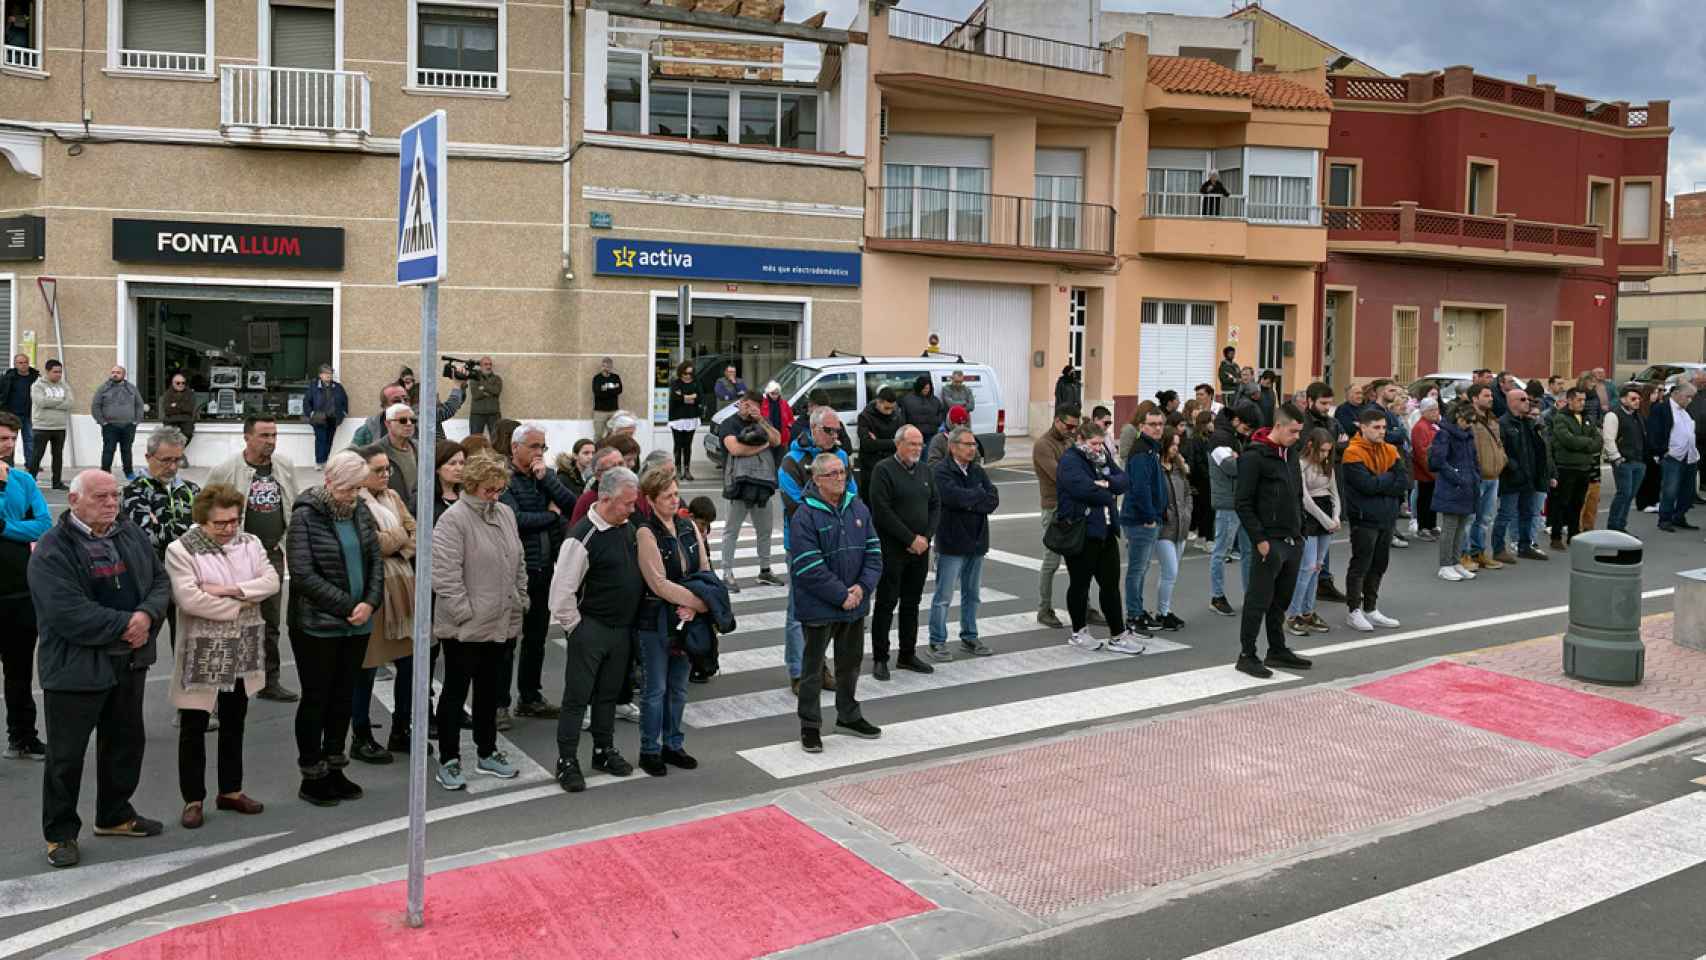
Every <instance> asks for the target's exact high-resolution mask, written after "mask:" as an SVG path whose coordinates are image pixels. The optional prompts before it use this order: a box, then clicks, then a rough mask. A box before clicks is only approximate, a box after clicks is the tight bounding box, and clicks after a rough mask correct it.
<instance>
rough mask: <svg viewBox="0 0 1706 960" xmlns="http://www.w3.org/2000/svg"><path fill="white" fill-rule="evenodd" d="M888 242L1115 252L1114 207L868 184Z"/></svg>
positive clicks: (992, 194) (1105, 253)
mask: <svg viewBox="0 0 1706 960" xmlns="http://www.w3.org/2000/svg"><path fill="white" fill-rule="evenodd" d="M871 201H872V204H873V205H874V206H875V207H876V209H877V210H880V211H881V217H882V220H881V222H880V226H879V229H880V231H881V232H880V233H879V234H878V235H879V236H880V237H882V238H883V239H887V240H923V241H932V242H936V243H965V244H978V245H982V246H997V247H1020V248H1025V249H1030V250H1054V251H1061V252H1065V253H1087V254H1094V255H1097V256H1113V252H1114V208H1112V207H1109V206H1105V205H1103V204H1099V203H1075V202H1069V201H1064V200H1039V199H1036V198H1034V197H1011V196H1004V195H1002V194H995V193H967V192H965V191H960V190H938V189H935V188H931V187H872V188H871Z"/></svg>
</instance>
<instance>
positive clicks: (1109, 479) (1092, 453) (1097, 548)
mask: <svg viewBox="0 0 1706 960" xmlns="http://www.w3.org/2000/svg"><path fill="white" fill-rule="evenodd" d="M1107 442H1108V438H1107V435H1106V434H1105V433H1104V432H1103V431H1102V427H1101V426H1100V425H1099V424H1097V423H1096V422H1095V421H1094V420H1085V421H1083V422H1081V423H1080V424H1079V425H1078V430H1077V437H1076V441H1075V442H1074V443H1073V445H1072V446H1070V447H1067V448H1066V450H1065V452H1063V453H1062V454H1061V456H1060V466H1059V467H1058V468H1057V469H1056V472H1055V484H1056V491H1057V493H1058V495H1059V502H1058V503H1057V505H1056V507H1055V523H1056V524H1070V523H1074V522H1077V521H1080V520H1081V521H1083V523H1084V546H1083V548H1082V549H1081V550H1079V551H1078V552H1077V553H1074V554H1068V555H1067V556H1066V571H1067V574H1068V575H1069V579H1068V584H1067V588H1066V609H1067V613H1068V614H1069V615H1070V616H1071V618H1072V635H1071V636H1069V637H1068V638H1067V640H1066V642H1067V643H1070V644H1072V645H1073V646H1075V647H1079V648H1081V649H1085V650H1100V649H1102V648H1103V647H1107V648H1108V649H1110V650H1112V651H1114V652H1115V653H1130V654H1139V653H1142V652H1143V651H1144V646H1143V640H1144V638H1143V637H1140V636H1138V635H1137V634H1136V633H1135V632H1133V631H1132V630H1131V629H1130V628H1129V627H1124V620H1125V611H1124V610H1123V609H1122V608H1121V606H1120V554H1119V549H1120V547H1119V540H1120V533H1119V525H1118V522H1117V515H1118V509H1119V498H1120V497H1122V496H1124V495H1125V494H1126V492H1127V490H1129V489H1130V487H1129V485H1128V483H1127V481H1126V475H1125V471H1124V470H1121V469H1120V468H1119V465H1118V464H1117V463H1115V462H1114V456H1113V454H1111V453H1109V452H1108V449H1107ZM1092 582H1094V583H1095V584H1096V589H1097V591H1098V593H1099V594H1100V595H1101V600H1102V615H1103V616H1104V617H1105V618H1106V619H1107V621H1108V624H1109V627H1108V629H1109V631H1110V632H1111V631H1112V630H1113V625H1114V624H1121V625H1122V628H1123V629H1122V632H1121V633H1120V634H1119V636H1117V637H1114V638H1112V639H1111V641H1110V640H1097V639H1095V638H1093V637H1091V636H1090V630H1089V624H1090V614H1089V606H1090V584H1091V583H1092Z"/></svg>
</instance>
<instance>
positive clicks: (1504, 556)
mask: <svg viewBox="0 0 1706 960" xmlns="http://www.w3.org/2000/svg"><path fill="white" fill-rule="evenodd" d="M1493 559H1494V560H1497V561H1499V562H1500V563H1504V564H1514V563H1516V562H1517V559H1516V554H1514V553H1512V552H1511V549H1510V548H1509V547H1506V548H1504V549H1503V550H1500V551H1499V552H1498V553H1495V554H1493Z"/></svg>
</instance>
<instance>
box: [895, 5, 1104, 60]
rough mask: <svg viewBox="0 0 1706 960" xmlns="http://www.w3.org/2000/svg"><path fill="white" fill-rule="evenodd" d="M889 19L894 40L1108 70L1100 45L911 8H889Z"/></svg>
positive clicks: (1001, 56) (1017, 58) (1016, 58)
mask: <svg viewBox="0 0 1706 960" xmlns="http://www.w3.org/2000/svg"><path fill="white" fill-rule="evenodd" d="M888 21H889V36H890V37H891V38H893V39H895V40H908V41H911V42H912V43H922V44H927V45H929V46H932V47H944V48H947V49H949V50H963V51H965V52H967V53H976V54H981V55H983V56H986V57H998V58H1000V59H1002V60H1017V61H1019V62H1021V63H1034V64H1037V65H1038V66H1043V67H1054V68H1056V69H1060V70H1073V71H1076V72H1078V73H1094V74H1101V75H1106V74H1107V72H1108V70H1107V65H1108V59H1107V51H1105V50H1103V49H1101V48H1100V47H1087V46H1084V45H1082V44H1077V43H1067V42H1066V41H1064V40H1050V39H1049V38H1047V37H1034V36H1031V35H1030V34H1025V33H1013V32H1012V31H1010V30H996V29H993V28H991V27H987V26H985V25H984V24H983V23H982V21H981V20H976V19H973V20H949V19H946V18H943V17H933V16H931V15H929V14H927V13H915V12H913V11H911V10H890V11H889V12H888Z"/></svg>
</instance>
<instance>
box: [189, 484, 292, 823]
mask: <svg viewBox="0 0 1706 960" xmlns="http://www.w3.org/2000/svg"><path fill="white" fill-rule="evenodd" d="M243 503H244V499H243V495H242V494H241V493H238V492H237V490H236V488H235V487H231V486H228V485H226V484H222V483H215V484H210V485H208V486H207V487H205V488H203V490H202V491H201V492H200V493H199V494H197V495H196V498H195V502H194V504H193V506H192V507H191V509H190V516H191V518H192V519H193V520H194V521H195V526H193V527H191V528H190V529H189V531H188V532H187V533H185V534H184V535H183V536H182V537H179V538H178V539H177V540H176V541H174V542H172V543H171V544H169V545H168V546H167V547H166V572H167V574H168V575H169V576H170V577H171V580H172V599H173V600H174V601H176V603H177V605H178V617H179V621H180V622H179V627H178V629H179V631H180V633H179V638H178V645H177V649H176V650H174V651H173V661H172V705H173V706H174V707H176V708H178V710H179V711H181V713H180V719H181V721H182V722H181V724H180V726H179V728H178V787H179V789H180V790H181V791H182V793H183V795H184V813H183V817H182V819H181V822H182V823H183V825H184V827H185V828H187V829H190V830H194V829H196V828H197V827H200V826H201V825H202V822H203V811H202V803H203V801H205V800H206V799H207V719H208V713H209V712H210V711H211V710H213V708H214V706H215V705H217V706H218V707H219V713H220V719H221V721H222V722H221V724H220V727H219V796H218V797H217V798H215V800H214V805H215V806H217V807H218V808H219V809H221V810H234V811H236V812H238V813H246V814H255V813H260V812H261V810H262V805H261V804H260V803H258V802H256V801H254V800H251V799H249V797H248V795H247V794H245V793H244V792H243V721H244V718H245V717H246V715H247V714H248V711H249V696H248V691H250V690H259V689H260V688H261V687H262V686H264V685H265V684H266V661H265V658H264V653H263V651H262V637H263V635H264V633H265V629H266V624H265V623H264V622H263V621H262V618H261V601H262V600H265V599H266V598H268V597H270V596H273V595H274V594H276V593H278V590H279V581H278V572H277V571H276V570H274V569H273V565H272V564H271V563H270V562H268V560H267V552H266V550H265V549H263V548H262V547H261V542H260V540H258V539H256V538H255V537H254V536H253V535H252V534H248V533H244V532H243V529H242V520H241V515H242V512H243Z"/></svg>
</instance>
